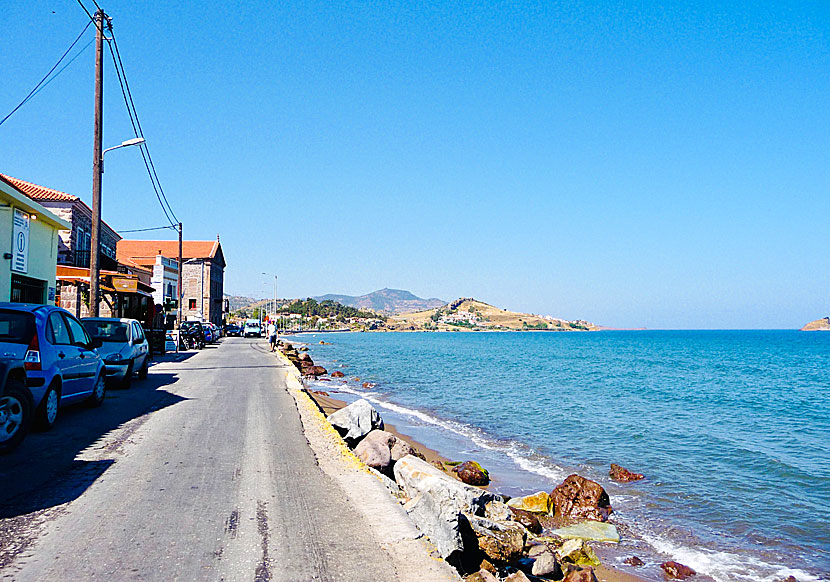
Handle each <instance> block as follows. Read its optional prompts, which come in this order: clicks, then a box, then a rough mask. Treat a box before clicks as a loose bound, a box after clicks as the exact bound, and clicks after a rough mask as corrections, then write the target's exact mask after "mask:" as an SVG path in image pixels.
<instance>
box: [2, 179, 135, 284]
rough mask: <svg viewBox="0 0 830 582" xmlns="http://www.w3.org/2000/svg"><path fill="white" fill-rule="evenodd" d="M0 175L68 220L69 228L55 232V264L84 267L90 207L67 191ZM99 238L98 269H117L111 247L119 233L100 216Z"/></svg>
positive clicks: (89, 238) (89, 224)
mask: <svg viewBox="0 0 830 582" xmlns="http://www.w3.org/2000/svg"><path fill="white" fill-rule="evenodd" d="M0 179H3V180H5V181H6V182H7V183H9V184H11V185H12V186H14V187H15V188H17V189H18V190H20V191H21V192H23V193H24V194H25V195H26V196H28V197H29V198H31V199H32V200H34V201H36V202H39V203H40V204H42V205H43V206H44V207H45V208H47V209H48V210H49V211H50V212H52V213H53V214H55V215H57V216H58V217H59V218H62V219H63V220H65V221H66V222H68V223H69V228H67V229H64V230H61V231H60V233H59V234H60V239H59V240H58V264H59V265H68V266H72V267H84V268H87V269H88V268H89V256H90V248H91V246H92V209H91V208H90V207H89V206H87V205H86V203H85V202H84V201H83V200H81V199H80V198H78V197H77V196H75V195H74V194H67V193H66V192H61V191H60V190H54V189H53V188H47V187H46V186H38V185H37V184H32V183H31V182H26V181H24V180H20V179H18V178H12V177H11V176H6V175H4V174H0ZM100 239H101V256H100V261H99V263H100V265H99V266H100V268H101V269H102V270H109V271H117V270H118V264H117V262H116V260H115V249H116V245H117V243H118V241H119V240H121V237H120V236H119V235H118V233H117V232H115V231H114V230H113V229H112V228H110V227H109V225H108V224H107V223H106V222H104V221H103V220H102V221H101V232H100Z"/></svg>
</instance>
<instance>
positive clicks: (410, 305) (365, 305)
mask: <svg viewBox="0 0 830 582" xmlns="http://www.w3.org/2000/svg"><path fill="white" fill-rule="evenodd" d="M313 299H315V300H317V301H327V300H328V301H336V302H337V303H340V304H342V305H347V306H349V307H355V308H357V309H371V310H372V311H377V312H378V313H388V314H393V313H406V312H410V311H422V310H424V309H431V308H433V307H440V306H442V305H446V303H447V302H446V301H443V300H441V299H436V298H434V297H433V298H431V299H421V298H420V297H418V296H416V295H413V294H412V293H410V292H409V291H404V290H403V289H381V290H380V291H375V292H373V293H367V294H366V295H360V296H358V297H355V296H352V295H335V294H331V293H330V294H328V295H320V296H318V297H314V298H313Z"/></svg>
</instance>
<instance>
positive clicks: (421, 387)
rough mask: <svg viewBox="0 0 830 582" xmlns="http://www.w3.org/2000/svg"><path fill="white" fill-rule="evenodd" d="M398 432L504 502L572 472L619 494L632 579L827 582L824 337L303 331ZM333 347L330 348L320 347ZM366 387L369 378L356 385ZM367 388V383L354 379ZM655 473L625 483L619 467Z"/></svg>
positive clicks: (829, 426) (343, 394)
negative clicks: (473, 468)
mask: <svg viewBox="0 0 830 582" xmlns="http://www.w3.org/2000/svg"><path fill="white" fill-rule="evenodd" d="M295 339H297V340H300V341H305V342H308V345H309V348H310V350H311V354H312V356H313V358H314V360H315V361H316V362H318V363H320V364H322V365H324V366H326V367H327V368H328V369H329V371H330V372H331V371H333V370H335V369H340V370H341V371H343V372H344V373H345V374H346V379H347V380H348V383H346V384H342V383H340V382H339V381H337V380H332V381H331V382H319V383H318V384H319V386H315V388H320V389H324V390H327V391H330V392H333V391H335V390H336V391H338V392H340V393H339V394H332V395H333V396H335V397H340V398H342V399H343V400H347V401H351V400H354V399H356V398H357V397H365V398H367V399H369V400H370V401H372V402H373V403H375V405H376V407H377V408H378V409H379V411H380V412H381V414H382V415H383V417H384V419H385V420H386V421H387V422H390V423H392V424H395V425H396V426H397V427H398V428H399V430H401V431H402V432H404V433H406V434H409V435H411V436H412V437H414V438H416V439H418V440H420V441H421V442H423V443H424V444H426V445H428V446H431V447H433V448H436V449H437V450H439V451H441V452H442V453H444V454H445V455H446V456H449V457H451V458H455V459H458V460H463V459H467V458H471V459H476V460H479V461H480V462H481V463H482V465H484V466H485V467H487V468H488V469H490V471H491V473H492V476H493V480H494V482H493V487H494V489H495V490H497V491H502V492H504V493H508V494H511V495H517V494H523V493H529V492H534V491H537V490H540V489H544V490H547V491H550V490H551V489H552V488H553V487H554V486H555V485H557V484H558V483H560V482H561V481H562V479H564V477H566V476H567V475H569V474H570V473H572V472H579V473H580V474H582V475H585V476H586V477H589V478H591V479H594V480H596V481H599V482H600V483H601V484H602V485H603V486H604V487H605V488H606V489H607V490H608V492H609V494H610V496H611V502H612V505H613V506H614V509H615V512H614V514H613V517H612V521H614V522H615V523H617V524H618V526H619V528H620V530H621V532H622V535H623V536H624V540H623V542H622V543H621V544H620V545H619V546H617V547H607V548H604V549H603V550H602V552H601V554H602V555H603V556H604V558H605V559H606V560H607V561H609V562H610V563H611V564H621V561H622V559H623V558H625V557H627V556H630V555H632V554H636V555H638V556H640V557H641V558H643V559H644V560H646V562H647V566H646V567H645V568H644V569H641V570H639V571H638V572H637V573H639V574H640V575H645V576H646V577H649V578H654V579H662V577H661V576H660V575H659V573H658V570H657V566H656V565H657V564H658V563H659V562H660V561H663V560H666V559H674V560H677V561H680V562H682V563H684V564H687V565H689V566H691V567H693V568H694V569H696V570H697V571H698V572H699V573H701V574H706V575H708V576H710V577H712V578H713V579H715V580H718V581H726V580H765V581H770V582H773V581H775V582H777V581H781V580H783V579H784V578H786V577H787V576H790V575H793V576H795V577H796V578H797V579H798V580H799V581H802V582H803V581H805V580H830V518H828V512H830V333H820V332H814V333H803V332H796V331H642V332H641V331H636V332H635V331H629V332H600V333H538V332H537V333H533V332H529V333H411V334H401V333H395V334H382V333H374V334H373V333H338V334H328V333H327V334H316V335H315V334H305V335H302V336H296V338H295ZM321 339H324V340H325V341H327V342H331V345H320V344H319V341H320V340H321ZM353 377H360V381H354V380H352V379H351V378H353ZM364 381H369V382H372V383H374V384H375V386H374V387H372V388H370V389H368V390H367V389H363V388H362V387H361V384H362V383H363V382H364ZM612 462H614V463H618V464H620V465H623V466H624V467H626V468H628V469H630V470H633V471H636V472H641V473H644V474H645V475H646V477H647V478H646V479H645V480H644V481H640V482H637V483H631V484H616V483H614V482H612V481H611V480H610V479H609V478H608V469H609V465H610V463H612Z"/></svg>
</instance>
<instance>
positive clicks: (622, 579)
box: [304, 386, 649, 582]
mask: <svg viewBox="0 0 830 582" xmlns="http://www.w3.org/2000/svg"><path fill="white" fill-rule="evenodd" d="M332 388H334V386H333V387H332ZM304 391H305V393H306V394H307V395H308V396H309V397H310V398H311V400H312V401H313V402H314V404H315V405H316V406H317V407H318V408H319V410H320V412H322V414H323V415H325V416H328V415H330V414H332V413H333V412H336V411H337V410H340V409H341V408H344V407H346V406H347V405H348V403H347V402H345V401H343V400H340V399H338V398H335V397H333V396H331V395H330V394H322V393H321V392H327V391H325V390H316V389H311V388H306V389H305V390H304ZM332 392H336V391H335V390H332ZM383 430H385V431H386V432H389V433H391V434H393V435H395V436H396V437H397V438H399V439H401V440H404V441H406V442H407V443H409V445H410V446H411V447H412V448H414V449H415V450H416V451H417V452H419V453H420V454H422V455H424V458H425V459H426V460H427V461H428V462H430V463H432V464H434V465H436V464H437V465H439V466H441V467H442V468H443V470H444V471H445V472H446V473H447V474H448V475H449V476H451V477H455V475H454V474H453V473H452V472H450V471H447V463H451V462H453V461H452V460H451V459H449V458H447V457H445V456H444V455H442V454H441V453H440V451H437V450H435V449H433V448H430V447H428V446H427V445H425V444H423V443H421V442H419V441H418V440H416V439H415V438H413V437H412V436H410V435H408V434H406V433H405V432H401V431H399V430H398V429H397V427H396V426H395V425H393V424H389V423H387V422H385V421H384V428H383ZM482 489H488V487H482ZM594 573H595V574H596V577H597V580H599V582H647V581H648V580H649V579H648V578H646V577H643V576H638V575H636V574H634V573H631V572H626V571H623V570H621V569H619V568H616V567H614V566H609V565H607V564H600V565H599V566H596V567H594Z"/></svg>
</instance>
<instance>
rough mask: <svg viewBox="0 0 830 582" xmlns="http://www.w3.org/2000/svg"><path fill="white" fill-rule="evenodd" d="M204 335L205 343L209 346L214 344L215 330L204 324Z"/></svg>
mask: <svg viewBox="0 0 830 582" xmlns="http://www.w3.org/2000/svg"><path fill="white" fill-rule="evenodd" d="M202 333H204V334H205V343H206V344H209V343H211V342H213V330H212V329H211V328H210V325H208V324H206V323H203V324H202Z"/></svg>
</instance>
